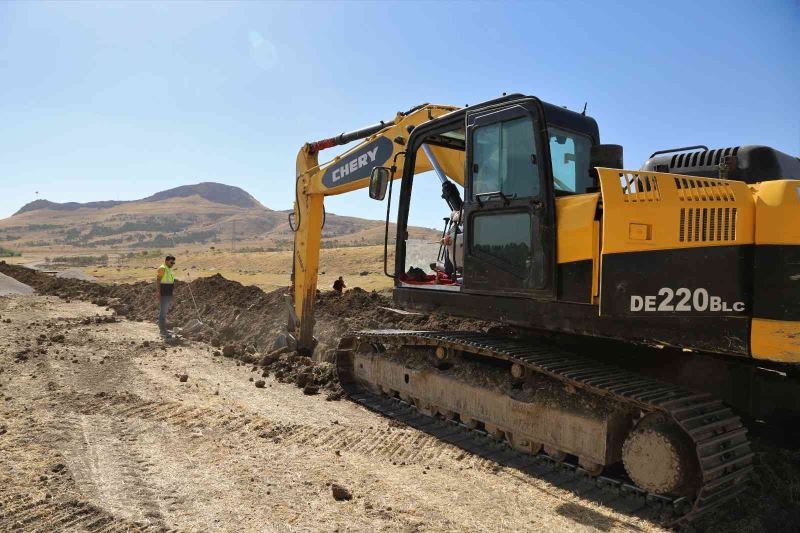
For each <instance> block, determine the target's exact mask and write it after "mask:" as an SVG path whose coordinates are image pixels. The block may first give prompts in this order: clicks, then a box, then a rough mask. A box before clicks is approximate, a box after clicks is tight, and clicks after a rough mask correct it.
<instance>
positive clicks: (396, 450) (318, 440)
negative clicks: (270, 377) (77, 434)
mask: <svg viewBox="0 0 800 533" xmlns="http://www.w3.org/2000/svg"><path fill="white" fill-rule="evenodd" d="M63 405H72V406H73V408H74V409H75V410H76V411H77V412H79V413H84V414H91V413H93V414H102V415H105V416H108V417H123V418H125V419H133V420H138V421H145V422H148V423H150V424H169V425H172V426H177V427H180V428H185V429H189V430H192V431H194V432H197V434H198V435H199V434H206V433H208V434H209V435H210V436H217V437H220V438H225V439H234V440H236V441H237V442H238V441H240V440H241V439H240V436H241V435H242V434H243V433H244V434H245V435H248V434H249V435H251V436H252V438H258V439H263V440H265V441H267V442H269V443H271V444H274V445H279V446H287V445H297V446H302V447H304V448H309V449H314V450H327V451H331V452H336V451H338V452H340V453H352V454H357V455H363V456H369V457H370V458H373V459H377V458H379V459H382V460H384V461H386V462H391V463H409V464H411V463H413V464H430V463H435V462H442V461H446V462H450V463H453V462H456V461H457V462H458V464H459V466H462V467H473V468H481V469H486V470H492V469H495V468H496V465H495V463H494V462H492V461H490V460H488V459H484V458H481V457H478V456H475V455H472V454H468V453H465V452H464V451H463V450H461V449H459V448H456V447H455V446H451V445H450V444H447V443H444V442H442V441H440V440H438V439H436V438H434V437H432V436H430V435H427V434H425V433H422V432H419V431H417V430H414V429H411V428H405V427H391V426H389V427H384V428H380V427H378V428H375V427H374V426H373V427H370V428H368V429H367V428H363V429H360V428H355V427H350V426H347V425H342V424H336V423H334V424H330V425H328V426H315V425H305V424H282V423H277V422H274V421H272V420H270V419H269V418H267V417H265V416H262V415H243V414H240V415H233V414H227V413H224V412H221V411H218V410H214V409H207V408H200V407H192V406H189V405H185V404H183V403H181V402H168V401H151V400H146V399H143V398H141V397H139V396H137V395H134V394H129V393H127V394H126V393H122V394H108V395H102V396H100V395H94V396H92V395H85V394H80V393H71V394H67V395H65V397H64V401H63ZM131 427H133V428H135V427H136V423H134V424H132V425H131ZM141 429H142V430H143V429H144V426H142V427H141Z"/></svg>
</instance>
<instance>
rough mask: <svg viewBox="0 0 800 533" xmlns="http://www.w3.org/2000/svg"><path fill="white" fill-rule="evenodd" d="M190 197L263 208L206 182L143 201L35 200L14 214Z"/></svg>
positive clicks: (237, 191)
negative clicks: (62, 201) (85, 201)
mask: <svg viewBox="0 0 800 533" xmlns="http://www.w3.org/2000/svg"><path fill="white" fill-rule="evenodd" d="M190 196H199V197H200V198H204V199H206V200H208V201H209V202H214V203H217V204H222V205H235V206H238V207H263V206H262V205H261V204H260V203H259V202H258V200H256V199H255V198H253V197H252V196H250V194H249V193H248V192H247V191H245V190H244V189H240V188H239V187H234V186H232V185H225V184H223V183H214V182H210V181H206V182H203V183H198V184H196V185H182V186H180V187H175V188H174V189H168V190H166V191H161V192H157V193H155V194H154V195H152V196H148V197H147V198H143V199H141V200H130V201H124V202H123V201H115V200H107V201H103V202H87V203H85V204H81V203H78V202H67V203H63V204H59V203H56V202H51V201H49V200H35V201H33V202H30V203H27V204H25V205H23V206H22V207H21V208H20V209H19V211H17V212H16V213H14V214H15V215H19V214H21V213H26V212H28V211H36V210H37V209H50V210H53V211H75V210H77V209H82V208H87V209H108V208H110V207H116V206H118V205H122V204H127V203H134V202H160V201H162V200H169V199H170V198H188V197H190Z"/></svg>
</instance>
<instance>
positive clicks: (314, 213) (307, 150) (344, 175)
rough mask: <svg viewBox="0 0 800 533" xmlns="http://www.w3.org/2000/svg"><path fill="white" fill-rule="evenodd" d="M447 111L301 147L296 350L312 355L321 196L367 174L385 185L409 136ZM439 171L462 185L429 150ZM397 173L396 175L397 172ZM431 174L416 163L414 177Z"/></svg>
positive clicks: (444, 159) (428, 108) (431, 108)
mask: <svg viewBox="0 0 800 533" xmlns="http://www.w3.org/2000/svg"><path fill="white" fill-rule="evenodd" d="M457 109H458V108H456V107H453V106H443V105H431V104H423V105H421V106H417V107H415V108H413V109H411V110H409V111H407V112H405V113H402V112H399V113H397V116H396V117H395V118H394V120H392V121H390V122H381V123H379V124H376V125H374V126H371V127H368V128H364V129H362V130H358V131H354V132H351V133H343V134H341V135H338V136H336V137H332V138H329V139H324V140H322V141H317V142H312V143H307V144H305V145H304V146H303V147H302V148H301V149H300V152H299V153H298V154H297V164H296V176H295V178H296V181H295V202H294V213H293V219H294V220H293V225H292V229H293V230H294V232H295V234H294V259H293V261H294V264H293V267H292V295H291V297H290V298H291V301H290V319H289V324H288V329H289V333H290V334H292V335H293V336H294V337H295V340H296V344H297V349H298V351H300V352H305V353H310V352H311V351H313V349H314V344H315V341H314V337H313V333H314V303H315V301H316V292H317V274H318V271H319V250H320V242H321V238H322V227H323V224H324V207H323V206H324V200H325V197H326V196H332V195H335V194H343V193H346V192H350V191H354V190H356V189H362V188H365V187H367V186H368V185H369V178H370V174H371V172H372V169H373V168H375V167H377V166H384V167H390V168H391V169H392V172H391V177H390V179H396V178H398V177H400V176H401V175H402V166H403V163H404V159H405V145H406V142H407V140H408V136H409V133H410V132H411V130H412V129H413V128H414V127H416V126H418V125H420V124H422V123H425V122H428V121H430V120H433V119H435V118H438V117H440V116H443V115H445V114H447V113H450V112H452V111H455V110H457ZM361 139H363V140H362V141H361V142H360V143H359V144H358V145H357V146H355V147H353V148H352V149H350V150H348V151H347V152H345V153H344V154H342V155H340V156H337V157H335V158H334V159H333V160H332V161H329V162H327V163H324V164H322V165H320V164H319V160H318V158H319V152H320V151H321V150H324V149H326V148H330V147H333V146H339V145H342V144H347V143H349V142H351V141H354V140H361ZM428 150H431V151H432V153H433V154H434V159H435V160H436V161H437V163H438V166H439V169H438V171H443V172H444V173H445V174H447V175H448V176H449V177H451V178H453V179H454V180H455V181H456V182H458V183H459V184H462V185H463V174H464V166H463V165H464V162H463V158H461V157H454V155H453V154H452V150H446V149H443V148H439V147H430V148H428ZM397 169H400V171H399V172H398V171H397ZM429 170H434V166H433V165H432V164H431V162H430V160H429V159H428V157H427V156H425V155H423V154H422V153H420V154H418V156H417V158H416V163H415V168H414V173H415V174H419V173H421V172H426V171H429Z"/></svg>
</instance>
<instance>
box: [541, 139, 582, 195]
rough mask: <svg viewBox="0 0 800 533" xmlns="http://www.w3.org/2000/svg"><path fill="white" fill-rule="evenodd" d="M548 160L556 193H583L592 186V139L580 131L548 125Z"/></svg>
mask: <svg viewBox="0 0 800 533" xmlns="http://www.w3.org/2000/svg"><path fill="white" fill-rule="evenodd" d="M547 131H548V135H549V137H550V162H551V165H552V167H553V183H554V185H555V191H556V194H576V193H584V192H586V189H587V188H589V187H591V186H592V180H591V177H590V176H589V156H590V151H591V148H592V140H591V139H590V138H589V137H587V136H585V135H581V134H580V133H575V132H572V131H569V130H565V129H561V128H556V127H552V126H550V127H548V128H547Z"/></svg>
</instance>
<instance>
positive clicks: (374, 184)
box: [369, 167, 389, 200]
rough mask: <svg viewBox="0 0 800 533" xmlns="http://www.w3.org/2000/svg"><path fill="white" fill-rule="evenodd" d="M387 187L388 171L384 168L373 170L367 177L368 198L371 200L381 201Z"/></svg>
mask: <svg viewBox="0 0 800 533" xmlns="http://www.w3.org/2000/svg"><path fill="white" fill-rule="evenodd" d="M388 185H389V169H388V168H386V167H375V168H373V169H372V173H371V174H370V176H369V197H370V198H372V199H373V200H383V198H384V197H385V196H386V187H387V186H388Z"/></svg>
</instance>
